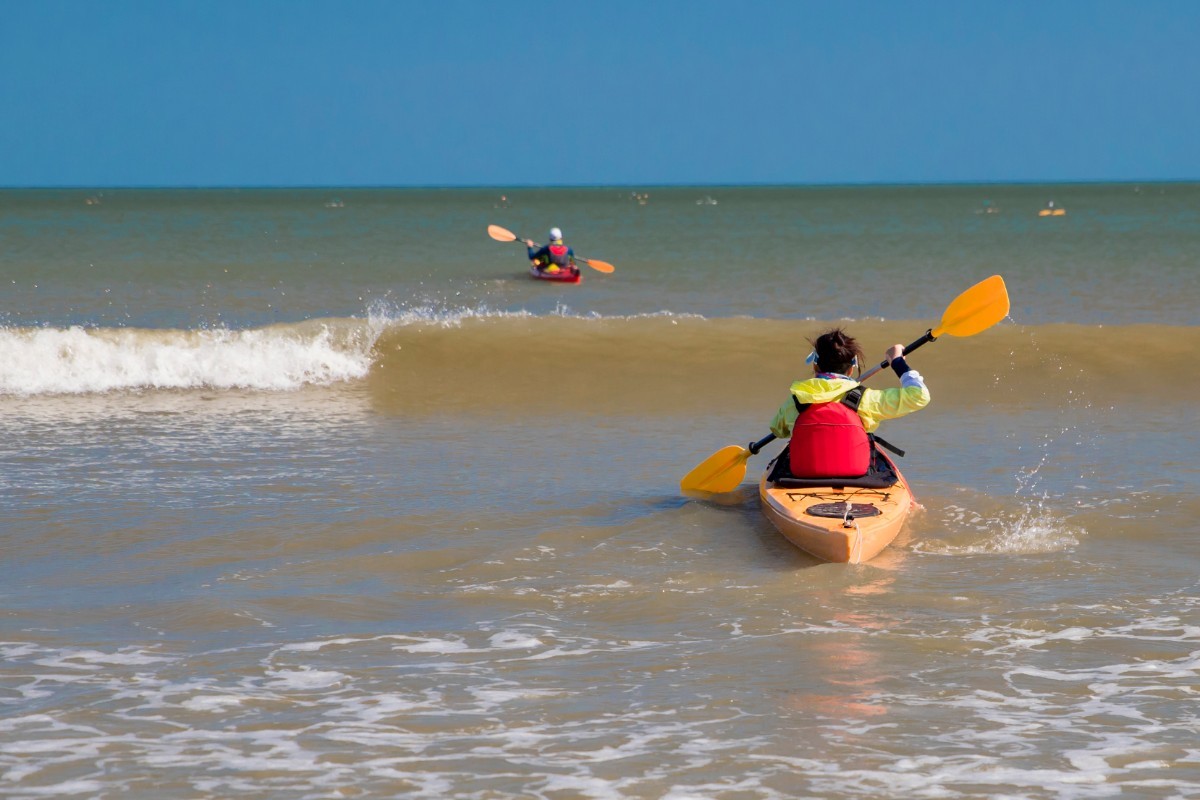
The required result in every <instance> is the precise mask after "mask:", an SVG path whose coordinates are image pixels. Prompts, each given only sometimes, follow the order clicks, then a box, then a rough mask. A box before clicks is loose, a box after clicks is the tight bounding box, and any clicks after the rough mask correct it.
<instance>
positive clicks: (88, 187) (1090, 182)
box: [0, 177, 1200, 191]
mask: <svg viewBox="0 0 1200 800" xmlns="http://www.w3.org/2000/svg"><path fill="white" fill-rule="evenodd" d="M1190 183H1200V177H1195V178H1145V179H1130V178H1121V179H1080V180H1046V179H1036V180H1003V181H994V180H964V181H846V182H814V183H786V182H779V183H768V182H753V183H475V184H471V183H461V184H459V183H443V184H438V183H413V184H388V183H377V184H376V183H347V184H334V183H329V184H325V183H296V184H286V183H245V184H219V183H212V184H203V183H195V184H185V183H178V184H168V183H162V184H156V183H145V184H138V183H128V184H125V183H117V184H69V183H62V184H25V185H18V184H0V191H23V190H33V191H38V190H79V191H103V190H129V189H132V190H168V189H180V190H226V191H228V190H240V189H272V190H288V189H310V190H316V189H322V190H328V189H340V190H357V189H367V190H397V189H426V190H445V189H480V190H482V189H488V190H496V189H704V188H724V189H754V188H762V189H775V188H778V189H839V188H843V189H844V188H877V187H895V188H904V187H909V188H919V187H935V186H947V187H950V186H962V187H968V186H1103V185H1108V186H1123V185H1136V184H1190Z"/></svg>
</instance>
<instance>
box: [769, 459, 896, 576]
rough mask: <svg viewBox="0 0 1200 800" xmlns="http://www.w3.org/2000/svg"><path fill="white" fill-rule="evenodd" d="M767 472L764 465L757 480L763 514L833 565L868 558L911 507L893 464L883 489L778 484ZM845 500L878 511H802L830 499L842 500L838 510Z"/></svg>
mask: <svg viewBox="0 0 1200 800" xmlns="http://www.w3.org/2000/svg"><path fill="white" fill-rule="evenodd" d="M892 466H893V467H895V464H893V465H892ZM770 471H771V470H770V468H769V467H768V469H767V470H766V471H765V472H763V475H762V478H760V479H759V483H758V494H759V497H760V498H761V500H762V509H763V514H764V515H765V516H766V517H767V519H769V520H770V521H771V524H772V525H774V526H775V527H776V528H777V529H778V530H779V532H780V533H782V534H783V535H784V537H785V538H787V540H788V541H789V542H791V543H792V544H794V545H796V547H799V548H800V549H801V550H803V551H804V552H806V553H808V554H809V555H812V556H815V557H817V558H819V559H821V560H822V561H830V562H833V563H837V564H861V563H863V562H866V561H870V560H871V559H872V558H874V557H875V556H877V555H879V553H880V552H881V551H882V550H883V549H884V548H885V547H887V546H888V545H889V544H891V543H892V540H894V539H895V538H896V536H897V535H898V534H899V533H900V531H901V529H902V528H903V527H904V522H905V520H907V519H908V514H909V512H910V511H911V510H912V508H913V498H912V493H911V492H910V491H909V488H908V481H907V480H905V478H904V476H903V475H901V474H900V470H899V469H897V470H896V476H897V477H898V478H899V480H898V481H897V482H896V484H895V485H894V486H889V487H888V488H886V489H861V488H856V487H844V488H838V487H834V486H825V487H818V488H811V489H810V488H804V489H791V488H783V487H779V486H775V485H774V484H772V483H770V482H769V481H768V480H767V476H768V474H770ZM846 502H849V503H851V504H852V507H853V505H855V504H870V505H872V506H874V507H875V508H877V509H878V510H879V512H880V513H879V514H878V515H877V516H858V517H854V518H852V519H850V520H847V519H846V518H845V517H844V516H836V517H821V516H813V515H812V514H810V513H808V509H809V508H811V507H813V506H817V505H822V506H824V507H826V508H828V507H829V505H830V504H843V505H841V506H836V507H835V508H841V509H844V508H845V506H844V503H846ZM839 513H840V512H839Z"/></svg>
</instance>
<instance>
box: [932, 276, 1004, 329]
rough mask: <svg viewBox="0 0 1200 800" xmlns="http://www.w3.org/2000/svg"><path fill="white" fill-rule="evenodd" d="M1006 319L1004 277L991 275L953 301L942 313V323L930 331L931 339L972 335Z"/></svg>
mask: <svg viewBox="0 0 1200 800" xmlns="http://www.w3.org/2000/svg"><path fill="white" fill-rule="evenodd" d="M1007 316H1008V289H1007V288H1006V287H1005V286H1004V278H1001V277H1000V276H999V275H993V276H992V277H990V278H987V279H986V280H982V281H980V282H979V283H977V284H975V285H974V286H972V287H971V288H970V289H967V290H966V291H965V292H963V293H962V294H960V295H959V296H958V297H956V298H954V302H953V303H951V304H950V305H949V306H948V307H947V308H946V313H945V314H942V324H941V325H939V326H938V327H936V328H934V329H933V336H934V338H937V337H938V336H941V335H942V334H944V333H948V334H950V335H951V336H974V335H975V334H977V333H979V332H980V331H985V330H987V329H988V328H990V327H992V326H993V325H995V324H996V323H997V322H999V321H1000V320H1002V319H1004V318H1005V317H1007Z"/></svg>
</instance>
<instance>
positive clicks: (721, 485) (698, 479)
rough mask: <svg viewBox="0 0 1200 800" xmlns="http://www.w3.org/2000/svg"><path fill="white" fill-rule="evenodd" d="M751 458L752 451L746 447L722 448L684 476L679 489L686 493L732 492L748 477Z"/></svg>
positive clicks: (733, 445)
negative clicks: (747, 467) (747, 471)
mask: <svg viewBox="0 0 1200 800" xmlns="http://www.w3.org/2000/svg"><path fill="white" fill-rule="evenodd" d="M749 458H750V451H749V450H748V449H747V448H745V447H738V446H737V445H735V444H731V445H729V446H728V447H722V448H721V449H720V450H718V451H717V452H715V453H713V454H712V455H711V456H709V457H708V458H706V459H704V461H703V462H701V463H700V464H699V465H698V466H697V467H696V468H695V469H693V470H692V471H691V472H689V473H688V474H687V475H684V476H683V480H681V481H680V482H679V488H680V489H682V490H683V491H685V492H712V493H714V494H719V493H721V492H732V491H733V490H734V489H736V488H737V487H738V484H739V483H741V482H742V479H743V478H745V477H746V460H747V459H749Z"/></svg>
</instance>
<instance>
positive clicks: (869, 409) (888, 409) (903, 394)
mask: <svg viewBox="0 0 1200 800" xmlns="http://www.w3.org/2000/svg"><path fill="white" fill-rule="evenodd" d="M893 366H894V367H895V368H897V371H900V369H899V368H903V370H904V372H903V374H901V375H900V386H899V388H895V389H867V390H865V391H864V392H863V396H862V402H860V403H859V404H858V416H859V419H861V420H862V422H863V428H864V429H866V431H867V433H871V432H872V431H874V430H875V429H876V428H878V427H879V423H880V422H882V421H883V420H885V419H895V418H896V417H903V416H904V415H905V414H911V413H912V412H914V411H919V410H920V409H922V408H924V407H925V406H927V405H929V390H928V389H927V388H925V381H924V380H923V379H922V378H921V373H919V372H917V371H916V370H915V369H909V368H908V366H907V365H906V364H904V363H903V362H902V361H901V359H896V360H895V362H893ZM855 386H858V382H857V381H854V380H851V379H850V378H847V377H846V376H845V375H836V374H832V373H821V374H820V375H818V376H817V377H814V378H809V379H808V380H803V381H796V382H795V383H793V384H792V388H791V390H790V391H791V393H790V395H789V396H788V399H787V400H786V401H785V402H784V404H783V405H781V406H780V407H779V410H778V411H776V412H775V418H774V419H773V420H771V433H773V434H775V435H776V436H778V437H779V438H780V439H786V438H787V437H789V436H791V434H792V425H794V424H795V423H796V417H797V416H798V415H799V413H800V412H799V410H798V409H797V408H796V401H795V400H793V399H792V398H793V397H795V398H796V400H799V401H800V402H801V403H808V404H814V405H815V404H816V403H831V402H833V401H834V400H837V399H839V398H840V397H842V395H844V394H846V392H848V391H850V390H851V389H853V388H854V387H855Z"/></svg>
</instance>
